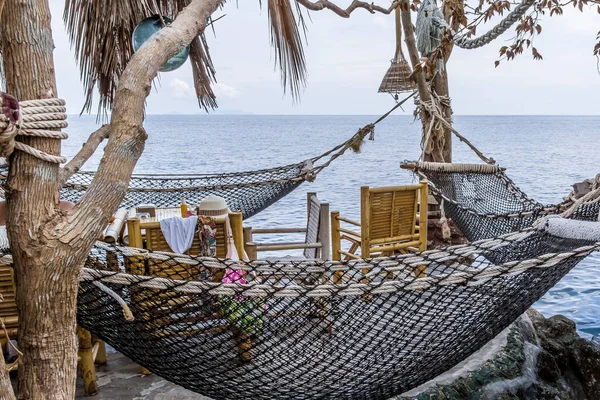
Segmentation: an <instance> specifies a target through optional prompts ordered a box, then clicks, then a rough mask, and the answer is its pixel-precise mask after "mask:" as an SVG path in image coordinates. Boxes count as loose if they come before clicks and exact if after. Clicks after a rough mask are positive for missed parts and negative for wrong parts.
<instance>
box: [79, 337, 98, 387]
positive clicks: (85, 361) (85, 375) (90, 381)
mask: <svg viewBox="0 0 600 400" xmlns="http://www.w3.org/2000/svg"><path fill="white" fill-rule="evenodd" d="M77 338H78V339H79V370H80V371H81V378H82V379H83V390H84V391H85V395H86V396H95V395H96V394H98V384H97V383H96V370H95V368H94V353H93V351H92V335H91V334H90V332H89V331H88V330H86V329H83V328H82V327H80V326H77Z"/></svg>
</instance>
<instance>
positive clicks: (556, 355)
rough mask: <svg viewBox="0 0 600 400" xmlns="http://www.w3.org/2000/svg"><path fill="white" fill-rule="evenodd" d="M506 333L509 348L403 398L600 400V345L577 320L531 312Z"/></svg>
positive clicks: (497, 351)
mask: <svg viewBox="0 0 600 400" xmlns="http://www.w3.org/2000/svg"><path fill="white" fill-rule="evenodd" d="M503 334H504V335H505V336H506V339H504V340H505V344H503V345H500V346H498V347H496V348H495V350H494V352H492V353H491V355H489V358H487V359H485V360H480V362H478V363H471V362H469V361H468V360H466V361H465V362H464V363H465V365H468V366H469V369H464V368H463V369H464V370H463V369H460V370H459V371H460V372H458V373H457V372H456V371H454V369H453V370H451V373H450V374H446V375H448V376H450V379H448V378H443V376H444V375H442V376H441V377H438V378H440V379H439V380H437V383H438V384H435V381H434V383H428V384H424V385H422V386H420V387H419V388H417V389H416V390H413V391H411V392H410V396H407V395H405V396H402V397H400V398H401V399H411V400H425V399H427V400H446V399H452V400H467V399H469V400H470V399H473V400H475V399H478V400H600V343H597V342H592V341H589V340H586V339H583V338H580V337H579V336H578V334H577V330H576V325H575V323H574V322H573V321H571V320H569V319H568V318H566V317H564V316H562V315H556V316H554V317H551V318H545V317H544V316H543V315H541V314H540V313H539V312H537V311H535V310H533V309H530V310H528V311H527V313H526V314H524V315H523V316H522V317H521V318H519V319H518V320H517V321H515V323H514V324H513V325H511V327H509V330H508V333H506V332H505V333H503ZM498 337H500V335H499V336H498ZM497 340H498V338H496V339H494V341H497ZM502 343H504V342H502ZM487 346H488V345H486V347H487ZM438 378H436V379H438Z"/></svg>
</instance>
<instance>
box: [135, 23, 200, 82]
mask: <svg viewBox="0 0 600 400" xmlns="http://www.w3.org/2000/svg"><path fill="white" fill-rule="evenodd" d="M171 22H173V20H172V19H170V18H168V17H162V18H161V17H160V16H158V15H154V16H152V17H150V18H146V19H145V20H143V21H142V22H140V23H139V24H138V25H137V26H136V27H135V29H134V30H133V51H138V49H139V48H140V47H142V44H144V42H145V41H146V40H148V39H149V38H150V36H152V35H154V34H155V33H156V32H158V31H160V30H161V29H162V28H164V27H165V26H167V25H169V24H170V23H171ZM189 54H190V46H187V47H186V48H185V49H183V50H181V51H180V52H179V53H177V54H176V55H174V56H173V57H171V58H169V60H168V61H167V62H166V63H164V64H163V66H162V67H160V71H161V72H169V71H174V70H176V69H177V68H179V67H181V66H182V65H183V63H184V62H185V60H187V58H188V55H189Z"/></svg>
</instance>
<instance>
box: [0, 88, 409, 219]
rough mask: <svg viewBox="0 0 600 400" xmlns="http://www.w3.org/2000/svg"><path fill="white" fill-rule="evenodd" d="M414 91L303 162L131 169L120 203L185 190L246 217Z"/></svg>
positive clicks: (80, 191) (75, 187) (166, 200)
mask: <svg viewBox="0 0 600 400" xmlns="http://www.w3.org/2000/svg"><path fill="white" fill-rule="evenodd" d="M414 95H415V93H411V94H409V95H408V96H407V97H406V98H404V99H403V100H402V101H400V102H399V103H397V104H396V105H394V106H393V107H392V108H391V109H390V110H389V111H388V112H386V113H385V114H383V115H382V116H381V117H379V118H378V119H377V120H376V121H374V122H373V123H371V124H368V125H365V126H364V127H362V128H360V129H358V131H357V132H356V133H355V134H354V135H352V136H351V137H350V138H349V139H348V140H346V141H345V142H343V143H341V144H339V145H337V146H335V147H333V148H331V149H330V150H328V151H326V152H324V153H323V154H321V155H318V156H316V157H313V158H311V159H308V160H306V161H303V162H299V163H295V164H290V165H285V166H279V167H274V168H269V169H261V170H255V171H245V172H232V173H220V174H195V175H182V174H177V175H176V174H172V175H157V174H155V175H150V174H147V175H144V174H141V175H135V174H134V175H133V176H132V177H131V180H130V182H129V190H128V191H127V194H126V195H125V198H124V199H123V201H122V202H121V207H127V208H131V207H134V206H137V205H139V204H154V205H156V206H157V207H174V206H178V205H179V204H181V197H182V196H185V198H186V201H187V202H188V203H191V204H198V203H199V202H200V201H201V200H202V199H203V198H205V197H206V196H209V195H217V196H221V197H223V198H225V200H226V202H227V205H228V207H229V208H230V209H231V210H232V211H240V212H242V214H243V218H249V217H251V216H253V215H255V214H257V213H258V212H260V211H262V210H264V209H265V208H267V207H268V206H270V205H272V204H273V203H275V202H276V201H277V200H279V199H281V198H282V197H284V196H286V195H287V194H289V193H290V192H292V191H293V190H294V189H296V188H297V187H298V186H300V184H302V183H303V182H305V181H312V180H314V179H315V177H316V175H317V174H319V173H320V172H321V171H322V170H323V169H325V168H327V167H328V166H329V165H330V164H331V163H332V162H333V161H335V160H336V159H337V158H338V157H340V156H342V155H343V154H344V153H345V152H346V151H347V150H348V149H353V150H354V149H357V148H360V143H362V142H363V140H364V139H365V138H366V137H367V136H368V137H369V139H370V140H372V139H373V138H374V129H375V125H377V124H378V123H379V122H381V121H383V120H384V119H385V118H387V117H388V116H389V115H390V114H391V113H392V112H393V111H394V110H396V109H397V108H399V107H401V106H402V105H403V104H404V103H405V102H406V101H407V100H408V99H410V98H411V97H413V96H414ZM0 128H2V125H1V121H0ZM65 137H66V136H65ZM94 174H95V172H89V171H79V172H76V173H75V174H73V175H72V176H71V177H70V178H69V179H68V181H67V183H66V184H65V185H64V186H63V188H62V189H61V198H62V199H63V200H68V201H72V202H74V203H76V202H78V201H79V200H80V199H81V198H82V196H83V195H84V193H85V192H86V191H87V189H88V188H89V187H90V185H91V184H92V180H93V179H94ZM7 175H8V165H7V164H4V165H0V183H2V182H3V181H5V180H6V176H7ZM2 194H3V190H2V189H1V188H0V195H2Z"/></svg>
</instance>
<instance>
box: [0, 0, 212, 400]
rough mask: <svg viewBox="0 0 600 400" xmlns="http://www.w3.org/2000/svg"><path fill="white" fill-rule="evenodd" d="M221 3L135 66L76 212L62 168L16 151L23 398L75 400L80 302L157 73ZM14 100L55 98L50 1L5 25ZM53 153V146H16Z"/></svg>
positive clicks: (198, 6) (137, 150) (208, 1)
mask: <svg viewBox="0 0 600 400" xmlns="http://www.w3.org/2000/svg"><path fill="white" fill-rule="evenodd" d="M220 3H221V1H220V0H193V1H192V2H191V3H190V4H189V6H188V7H186V8H185V9H184V10H183V11H182V12H181V13H180V14H179V15H178V16H177V18H176V19H175V21H174V22H173V23H172V24H171V25H170V27H169V28H167V29H163V30H161V31H160V32H159V33H157V34H156V35H154V36H153V37H152V38H151V39H150V40H149V41H148V42H147V43H146V44H144V46H142V48H140V50H139V51H138V52H137V53H136V54H135V55H134V56H133V57H132V59H131V60H130V62H129V63H128V65H127V67H126V69H125V71H124V72H123V74H122V76H121V77H120V80H119V88H118V90H117V93H116V98H115V103H114V109H113V112H112V118H111V129H110V132H111V133H110V137H109V142H108V144H107V146H106V149H105V151H104V153H105V155H104V157H103V159H102V161H101V163H100V166H99V169H98V172H97V173H96V175H95V177H94V180H93V181H92V184H91V186H90V188H89V189H88V191H87V192H86V193H85V195H84V196H83V198H82V199H81V201H80V202H79V204H77V205H76V206H75V207H74V208H73V209H71V210H69V211H68V212H64V211H60V210H59V208H58V202H59V186H60V185H59V182H60V175H59V169H58V165H56V164H51V163H47V162H44V161H41V160H38V159H36V158H33V157H31V156H30V155H28V154H25V153H22V152H19V151H16V152H15V153H13V155H12V156H11V158H10V169H9V177H8V184H7V193H6V197H7V222H8V224H7V228H8V235H9V240H10V243H11V251H12V255H13V261H14V265H15V275H16V286H17V306H18V309H19V314H20V320H19V337H18V341H19V346H20V347H21V350H22V351H23V353H24V355H23V357H22V365H21V368H19V396H18V398H19V399H36V400H37V399H52V400H61V399H72V398H73V397H74V394H75V378H76V364H77V351H76V350H77V349H76V334H75V328H76V319H75V318H76V297H77V289H78V285H79V273H80V269H81V265H82V264H83V262H84V260H85V257H86V256H87V254H88V253H89V251H90V248H91V247H92V245H93V243H94V241H95V238H97V237H98V236H99V235H100V233H101V232H102V230H103V229H104V227H105V226H106V223H107V221H108V218H109V217H110V215H112V213H113V212H114V211H115V209H116V208H117V207H118V205H119V203H120V202H121V200H122V199H123V197H124V196H125V193H126V191H127V187H128V182H129V179H130V177H131V173H132V171H133V168H134V166H135V164H136V162H137V160H138V158H139V157H140V155H141V153H142V151H143V149H144V141H145V139H146V133H145V131H144V129H143V127H142V123H143V120H144V106H145V104H144V103H145V99H146V97H147V96H148V94H149V91H150V87H151V82H152V80H153V79H154V78H155V77H156V75H157V73H158V70H159V68H160V67H161V66H162V65H163V64H164V63H165V62H166V61H167V60H168V59H169V58H170V57H172V56H173V55H175V54H177V53H178V52H179V51H180V50H181V49H182V48H183V47H184V46H186V45H187V44H189V43H190V42H191V41H192V39H193V38H194V37H195V36H197V35H198V33H199V32H201V31H202V30H203V29H204V28H205V27H206V24H207V22H208V18H209V17H210V15H211V14H212V13H213V12H214V11H215V10H216V9H217V7H218V6H219V4H220ZM1 25H2V26H1V28H0V29H1V34H2V48H3V50H4V54H5V67H6V81H7V92H9V93H10V94H12V95H14V96H16V97H17V98H18V99H19V100H28V99H42V98H50V97H55V96H56V95H57V93H56V82H55V78H54V66H53V59H52V52H53V48H54V46H53V42H52V31H51V27H50V12H49V10H48V2H47V0H20V1H19V2H18V3H17V1H16V0H15V1H10V2H9V3H8V4H6V7H5V9H4V15H3V20H2V24H1ZM19 140H23V141H24V142H26V143H27V144H29V145H31V146H33V147H35V148H38V149H40V150H42V151H44V152H46V153H49V154H60V143H59V142H58V141H55V140H53V139H40V138H19Z"/></svg>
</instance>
